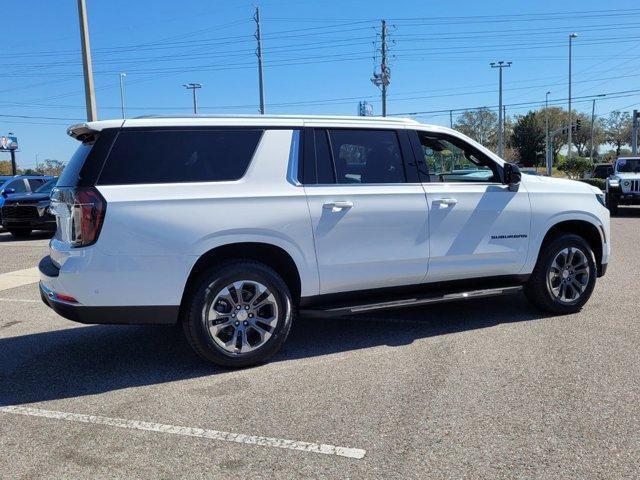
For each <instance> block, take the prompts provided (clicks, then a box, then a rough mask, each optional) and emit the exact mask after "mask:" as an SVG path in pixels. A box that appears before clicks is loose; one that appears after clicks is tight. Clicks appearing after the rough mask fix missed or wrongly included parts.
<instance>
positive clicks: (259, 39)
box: [253, 6, 264, 115]
mask: <svg viewBox="0 0 640 480" xmlns="http://www.w3.org/2000/svg"><path fill="white" fill-rule="evenodd" d="M253 19H254V20H255V22H256V34H255V38H256V41H257V42H258V48H257V49H256V55H257V57H258V85H259V88H260V115H264V78H263V72H262V35H261V34H260V7H257V6H256V13H255V15H254V16H253Z"/></svg>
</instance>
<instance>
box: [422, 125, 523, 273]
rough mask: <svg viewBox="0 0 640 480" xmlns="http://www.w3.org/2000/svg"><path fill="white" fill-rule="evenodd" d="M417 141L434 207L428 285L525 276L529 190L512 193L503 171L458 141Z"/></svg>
mask: <svg viewBox="0 0 640 480" xmlns="http://www.w3.org/2000/svg"><path fill="white" fill-rule="evenodd" d="M412 140H413V145H414V147H415V148H414V150H416V151H417V153H418V155H417V157H418V158H417V161H418V170H419V172H420V176H421V178H422V180H423V186H424V190H425V192H426V195H427V201H428V204H429V232H430V241H429V245H430V258H429V272H428V274H427V278H426V280H427V281H428V282H434V281H448V280H462V279H467V278H477V277H486V276H502V275H515V274H518V273H520V271H521V269H522V267H523V266H524V262H525V260H526V257H527V251H528V246H529V229H530V224H531V206H530V202H529V195H528V193H527V192H526V190H525V188H524V185H520V186H519V188H518V189H517V191H510V189H509V186H508V185H504V184H503V183H502V166H501V165H500V164H498V163H497V162H495V161H494V160H493V159H491V158H490V157H489V156H488V155H485V154H484V153H483V152H482V151H481V150H479V149H478V148H476V147H475V146H473V145H471V144H470V143H468V142H466V141H465V140H463V139H461V138H459V137H457V136H453V135H449V134H443V133H435V132H427V131H418V132H412Z"/></svg>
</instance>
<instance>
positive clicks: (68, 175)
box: [58, 143, 93, 187]
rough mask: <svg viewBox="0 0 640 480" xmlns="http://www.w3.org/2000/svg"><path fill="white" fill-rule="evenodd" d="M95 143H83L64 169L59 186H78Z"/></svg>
mask: <svg viewBox="0 0 640 480" xmlns="http://www.w3.org/2000/svg"><path fill="white" fill-rule="evenodd" d="M92 148H93V143H82V144H80V146H79V147H78V149H77V150H76V153H74V154H73V157H71V159H70V160H69V162H68V163H67V165H66V166H65V167H64V170H63V171H62V174H61V175H60V181H59V182H58V185H60V186H64V187H73V186H75V185H76V184H77V182H78V178H79V177H80V170H81V169H82V167H83V165H84V162H85V160H86V159H87V157H88V156H89V153H90V152H91V149H92Z"/></svg>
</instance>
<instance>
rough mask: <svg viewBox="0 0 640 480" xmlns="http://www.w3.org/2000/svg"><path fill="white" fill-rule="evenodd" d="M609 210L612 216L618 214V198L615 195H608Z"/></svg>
mask: <svg viewBox="0 0 640 480" xmlns="http://www.w3.org/2000/svg"><path fill="white" fill-rule="evenodd" d="M607 208H608V209H609V213H610V214H611V215H617V214H618V197H617V195H614V194H613V193H607Z"/></svg>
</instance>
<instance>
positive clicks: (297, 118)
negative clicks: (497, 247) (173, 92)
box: [68, 115, 421, 138]
mask: <svg viewBox="0 0 640 480" xmlns="http://www.w3.org/2000/svg"><path fill="white" fill-rule="evenodd" d="M305 125H307V126H334V127H345V126H347V127H348V126H354V125H357V126H359V127H369V128H375V127H382V126H386V127H392V128H398V127H402V126H414V127H415V126H418V125H421V124H420V123H419V122H417V121H415V120H412V119H410V118H400V117H357V116H329V115H150V116H144V117H137V118H132V119H126V120H122V119H117V120H98V121H95V122H86V123H81V124H78V125H72V126H71V127H69V129H68V133H69V135H71V136H72V137H75V138H78V137H80V136H81V135H84V134H86V133H90V132H99V131H101V130H103V129H105V128H120V127H188V126H265V127H277V126H282V127H303V126H305Z"/></svg>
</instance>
